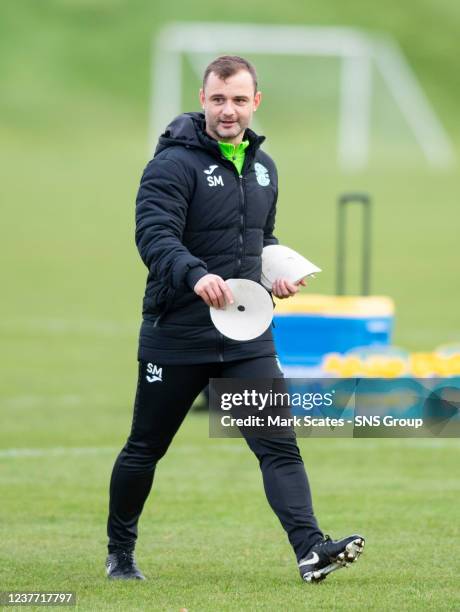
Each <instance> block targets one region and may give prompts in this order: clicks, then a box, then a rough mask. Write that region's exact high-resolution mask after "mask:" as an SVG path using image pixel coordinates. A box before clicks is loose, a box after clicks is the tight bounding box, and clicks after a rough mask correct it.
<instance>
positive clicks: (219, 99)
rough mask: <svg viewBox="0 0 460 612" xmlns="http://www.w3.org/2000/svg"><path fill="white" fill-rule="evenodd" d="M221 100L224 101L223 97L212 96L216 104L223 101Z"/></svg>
mask: <svg viewBox="0 0 460 612" xmlns="http://www.w3.org/2000/svg"><path fill="white" fill-rule="evenodd" d="M223 101H224V99H223V98H214V102H215V103H216V104H222V102H223Z"/></svg>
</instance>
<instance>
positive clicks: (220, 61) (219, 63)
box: [203, 55, 257, 91]
mask: <svg viewBox="0 0 460 612" xmlns="http://www.w3.org/2000/svg"><path fill="white" fill-rule="evenodd" d="M240 70H247V71H248V72H249V74H250V75H251V76H252V80H253V81H254V91H257V74H256V70H255V68H254V66H253V65H252V64H251V62H249V61H248V60H247V59H244V57H239V56H238V55H221V56H220V57H217V58H216V59H215V60H213V61H212V62H211V63H210V64H209V66H207V68H206V70H205V71H204V76H203V89H204V88H205V85H206V81H207V80H208V76H209V75H210V74H211V72H214V74H215V75H217V76H218V77H219V79H222V80H223V81H225V80H226V79H228V78H229V77H231V76H233V75H234V74H236V73H237V72H240Z"/></svg>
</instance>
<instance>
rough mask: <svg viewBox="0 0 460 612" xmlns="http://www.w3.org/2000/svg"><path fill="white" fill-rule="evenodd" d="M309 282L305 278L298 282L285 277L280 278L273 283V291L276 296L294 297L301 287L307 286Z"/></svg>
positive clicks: (281, 297) (282, 297)
mask: <svg viewBox="0 0 460 612" xmlns="http://www.w3.org/2000/svg"><path fill="white" fill-rule="evenodd" d="M306 285H307V283H306V282H305V279H302V280H300V281H299V282H298V283H290V282H289V281H288V280H286V279H285V278H278V279H276V281H275V282H274V283H273V285H272V293H273V295H274V296H275V297H277V298H280V299H282V300H283V299H284V298H288V297H292V296H293V295H295V294H296V293H298V291H299V288H300V287H306Z"/></svg>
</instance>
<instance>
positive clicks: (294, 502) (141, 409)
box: [107, 357, 323, 559]
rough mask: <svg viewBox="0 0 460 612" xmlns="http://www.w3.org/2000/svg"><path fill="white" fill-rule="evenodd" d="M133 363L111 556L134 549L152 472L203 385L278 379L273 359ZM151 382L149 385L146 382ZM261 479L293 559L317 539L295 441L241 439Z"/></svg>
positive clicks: (113, 503)
mask: <svg viewBox="0 0 460 612" xmlns="http://www.w3.org/2000/svg"><path fill="white" fill-rule="evenodd" d="M155 365H156V366H157V368H161V378H162V380H152V379H153V378H154V377H155V373H157V375H158V370H157V371H156V372H155V371H152V370H153V368H152V364H150V367H149V364H148V363H147V362H143V361H141V362H139V378H138V383H137V392H136V400H135V404H134V415H133V422H132V429H131V433H130V435H129V438H128V440H127V442H126V444H125V446H124V448H123V450H122V451H121V453H120V454H119V455H118V458H117V460H116V461H115V465H114V468H113V472H112V478H111V481H110V508H109V518H108V524H107V533H108V536H109V551H110V552H112V551H113V550H114V549H116V548H119V547H120V548H121V547H123V548H124V547H133V546H134V544H135V542H136V538H137V523H138V520H139V516H140V514H141V512H142V508H143V506H144V503H145V500H146V499H147V497H148V495H149V493H150V489H151V487H152V482H153V475H154V472H155V467H156V464H157V462H158V461H159V459H161V457H163V455H164V454H165V453H166V451H167V450H168V447H169V445H170V443H171V441H172V439H173V437H174V435H175V433H176V432H177V430H178V429H179V427H180V425H181V423H182V421H183V420H184V418H185V415H186V414H187V412H188V410H189V408H190V406H191V405H192V403H193V401H194V399H195V398H196V397H197V395H198V394H199V393H200V392H201V391H202V390H203V389H204V388H205V387H206V385H207V384H208V381H209V378H218V377H224V378H280V377H282V373H281V372H280V370H279V368H278V365H277V363H276V359H275V358H274V357H259V358H254V359H248V360H243V361H234V362H229V363H211V364H199V365H188V366H182V365H181V366H177V365H163V366H162V365H161V364H155ZM149 379H150V381H149ZM246 442H247V444H248V446H249V447H250V449H251V450H252V451H253V452H254V454H255V455H256V457H257V459H258V461H259V465H260V469H261V471H262V475H263V482H264V488H265V493H266V496H267V500H268V502H269V504H270V506H271V507H272V508H273V510H274V512H275V513H276V515H277V516H278V518H279V520H280V522H281V524H282V526H283V527H284V529H285V531H286V533H287V535H288V538H289V541H290V543H291V545H292V547H293V549H294V552H295V554H296V556H297V559H300V558H301V557H303V556H305V555H306V553H307V552H308V551H309V549H310V548H311V547H312V546H313V544H314V543H315V542H317V541H318V540H319V539H321V538H322V535H323V534H322V532H321V530H320V529H319V527H318V524H317V522H316V519H315V516H314V514H313V508H312V501H311V494H310V487H309V484H308V479H307V475H306V473H305V469H304V465H303V462H302V458H301V456H300V453H299V449H298V446H297V444H296V438H295V435H294V434H293V436H292V438H289V437H288V438H276V439H275V438H263V437H257V438H247V439H246Z"/></svg>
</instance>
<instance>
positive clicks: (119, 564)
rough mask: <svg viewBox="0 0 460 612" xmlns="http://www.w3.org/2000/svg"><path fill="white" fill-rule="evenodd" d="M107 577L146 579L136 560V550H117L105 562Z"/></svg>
mask: <svg viewBox="0 0 460 612" xmlns="http://www.w3.org/2000/svg"><path fill="white" fill-rule="evenodd" d="M105 565H106V571H107V578H110V579H111V580H145V576H143V574H142V572H141V571H140V570H139V568H138V567H137V565H136V561H135V560H134V550H116V551H115V552H113V553H110V554H109V556H108V557H107V561H106V563H105Z"/></svg>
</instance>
